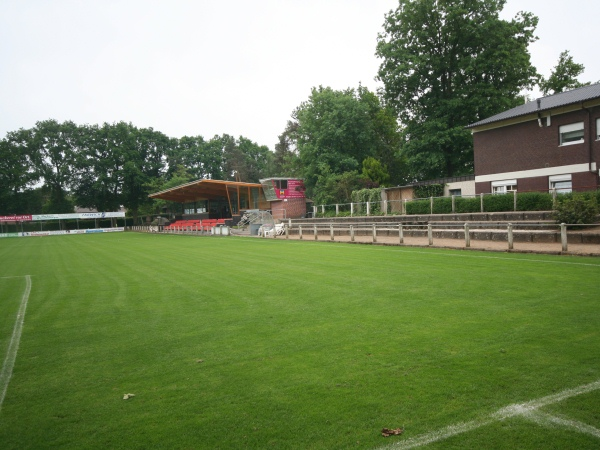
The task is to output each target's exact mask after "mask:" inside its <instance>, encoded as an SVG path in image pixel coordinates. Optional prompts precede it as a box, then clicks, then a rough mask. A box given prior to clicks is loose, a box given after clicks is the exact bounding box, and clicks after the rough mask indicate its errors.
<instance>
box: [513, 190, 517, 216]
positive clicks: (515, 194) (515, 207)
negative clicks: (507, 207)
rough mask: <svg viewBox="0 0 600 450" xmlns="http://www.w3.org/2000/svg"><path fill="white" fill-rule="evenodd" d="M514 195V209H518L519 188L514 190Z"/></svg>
mask: <svg viewBox="0 0 600 450" xmlns="http://www.w3.org/2000/svg"><path fill="white" fill-rule="evenodd" d="M513 197H514V198H513V203H514V205H513V210H514V211H516V210H517V190H516V189H515V190H514V191H513Z"/></svg>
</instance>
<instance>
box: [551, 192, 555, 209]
mask: <svg viewBox="0 0 600 450" xmlns="http://www.w3.org/2000/svg"><path fill="white" fill-rule="evenodd" d="M552 208H553V209H556V188H554V189H552Z"/></svg>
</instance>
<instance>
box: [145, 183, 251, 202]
mask: <svg viewBox="0 0 600 450" xmlns="http://www.w3.org/2000/svg"><path fill="white" fill-rule="evenodd" d="M250 188H261V185H260V183H242V182H239V181H222V180H196V181H192V182H190V183H186V184H181V185H179V186H175V187H173V188H170V189H165V190H164V191H160V192H155V193H154V194H150V195H149V197H150V198H156V199H161V200H168V201H171V202H178V203H191V202H195V201H198V200H216V199H219V198H223V197H225V198H228V197H229V195H230V193H232V192H236V191H239V190H240V189H250Z"/></svg>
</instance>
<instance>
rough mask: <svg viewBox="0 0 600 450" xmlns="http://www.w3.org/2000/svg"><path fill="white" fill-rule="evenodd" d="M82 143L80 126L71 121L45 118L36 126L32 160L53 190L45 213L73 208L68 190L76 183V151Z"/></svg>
mask: <svg viewBox="0 0 600 450" xmlns="http://www.w3.org/2000/svg"><path fill="white" fill-rule="evenodd" d="M81 143H82V141H81V130H80V128H79V127H78V126H77V125H75V123H73V122H70V121H67V122H63V123H58V122H57V121H56V120H45V121H42V122H37V123H36V125H35V127H34V128H33V130H32V134H31V139H30V141H29V144H28V145H29V147H30V151H31V155H32V161H33V164H34V166H35V168H36V171H37V173H38V175H39V176H40V178H42V179H43V180H44V184H45V187H47V188H48V190H49V192H50V198H49V201H48V203H47V204H46V205H44V209H43V212H44V213H70V212H73V207H74V205H73V202H72V201H71V199H70V198H69V195H68V193H69V191H70V189H71V188H72V187H73V184H74V176H73V174H74V163H75V155H76V154H77V153H78V152H79V149H80V147H81Z"/></svg>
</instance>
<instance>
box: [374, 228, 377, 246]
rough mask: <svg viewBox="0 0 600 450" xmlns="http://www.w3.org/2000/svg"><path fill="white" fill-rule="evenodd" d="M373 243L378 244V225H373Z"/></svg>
mask: <svg viewBox="0 0 600 450" xmlns="http://www.w3.org/2000/svg"><path fill="white" fill-rule="evenodd" d="M373 242H377V225H375V224H373Z"/></svg>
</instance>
